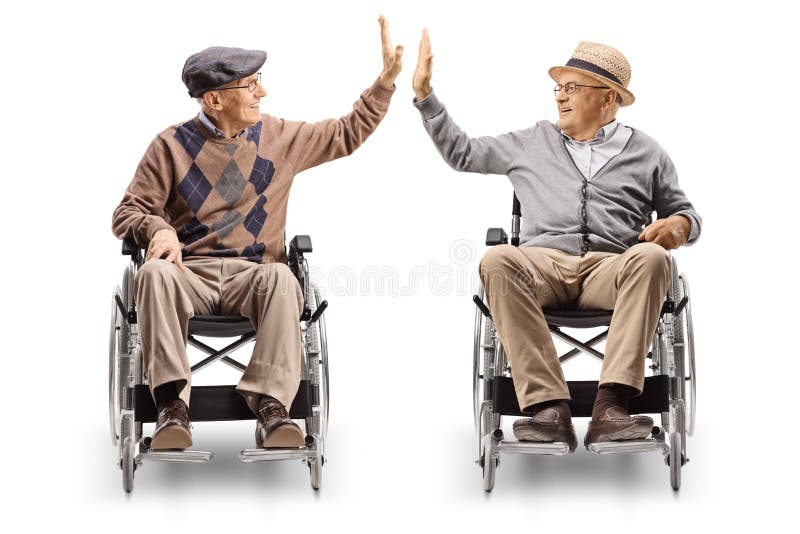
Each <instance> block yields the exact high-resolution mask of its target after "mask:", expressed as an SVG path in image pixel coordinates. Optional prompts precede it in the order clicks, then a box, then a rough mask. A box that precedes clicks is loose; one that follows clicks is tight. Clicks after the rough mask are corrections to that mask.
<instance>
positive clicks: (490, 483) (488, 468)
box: [481, 454, 499, 492]
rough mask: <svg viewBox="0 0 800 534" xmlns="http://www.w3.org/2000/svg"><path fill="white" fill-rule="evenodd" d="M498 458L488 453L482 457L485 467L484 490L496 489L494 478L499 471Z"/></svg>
mask: <svg viewBox="0 0 800 534" xmlns="http://www.w3.org/2000/svg"><path fill="white" fill-rule="evenodd" d="M498 463H499V462H498V460H497V458H493V457H491V456H489V458H488V459H487V457H486V455H485V454H484V456H482V457H481V465H482V467H483V491H487V492H488V491H492V490H493V489H494V478H495V474H496V473H497V464H498Z"/></svg>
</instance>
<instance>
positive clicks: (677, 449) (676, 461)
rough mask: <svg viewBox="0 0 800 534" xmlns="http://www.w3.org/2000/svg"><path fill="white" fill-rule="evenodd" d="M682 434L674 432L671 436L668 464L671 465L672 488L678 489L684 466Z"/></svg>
mask: <svg viewBox="0 0 800 534" xmlns="http://www.w3.org/2000/svg"><path fill="white" fill-rule="evenodd" d="M681 441H682V440H681V435H680V433H678V432H673V433H672V434H670V436H669V455H668V456H667V458H666V460H667V465H668V466H669V483H670V485H671V486H672V489H674V490H676V491H677V490H678V489H680V487H681V467H683V463H684V462H683V453H682V447H681Z"/></svg>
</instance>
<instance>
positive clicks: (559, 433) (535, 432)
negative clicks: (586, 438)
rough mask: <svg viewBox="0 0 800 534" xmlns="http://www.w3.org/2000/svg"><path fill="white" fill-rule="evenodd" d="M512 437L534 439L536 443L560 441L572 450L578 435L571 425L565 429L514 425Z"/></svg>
mask: <svg viewBox="0 0 800 534" xmlns="http://www.w3.org/2000/svg"><path fill="white" fill-rule="evenodd" d="M570 433H571V434H572V435H570ZM514 437H516V438H517V439H518V440H519V441H534V442H537V443H554V442H557V441H561V442H564V443H566V444H567V445H568V446H569V451H570V452H573V451H574V450H575V449H576V448H577V446H578V437H577V436H576V435H575V429H574V428H573V427H572V426H571V425H570V428H569V429H567V430H565V429H563V428H561V429H559V428H546V427H544V428H542V427H539V428H537V427H535V426H530V425H514Z"/></svg>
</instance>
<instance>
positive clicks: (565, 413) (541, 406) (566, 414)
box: [523, 399, 572, 421]
mask: <svg viewBox="0 0 800 534" xmlns="http://www.w3.org/2000/svg"><path fill="white" fill-rule="evenodd" d="M547 408H555V410H556V411H557V412H558V415H559V417H561V419H562V420H563V421H570V420H571V419H572V411H571V410H570V409H569V401H568V400H565V399H557V400H550V401H545V402H540V403H537V404H533V405H531V406H528V407H527V408H525V409H524V410H523V411H524V412H528V413H530V414H531V415H536V414H537V413H539V412H541V411H542V410H546V409H547Z"/></svg>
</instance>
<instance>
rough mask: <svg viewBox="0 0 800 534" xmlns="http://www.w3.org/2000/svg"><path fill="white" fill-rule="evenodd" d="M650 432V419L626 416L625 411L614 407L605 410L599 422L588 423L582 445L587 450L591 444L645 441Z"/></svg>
mask: <svg viewBox="0 0 800 534" xmlns="http://www.w3.org/2000/svg"><path fill="white" fill-rule="evenodd" d="M652 430H653V420H652V419H651V418H650V417H647V416H646V415H633V416H632V415H628V414H627V413H626V412H625V410H623V409H622V408H620V407H618V406H615V407H612V408H609V409H607V410H606V412H605V413H604V414H603V415H602V416H601V417H600V419H599V420H594V419H592V420H591V421H589V429H588V430H587V431H586V437H585V438H584V440H583V444H584V445H585V446H586V448H587V449H588V448H589V444H591V443H600V442H603V441H622V440H628V439H645V438H646V437H647V436H649V435H650V432H652Z"/></svg>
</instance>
